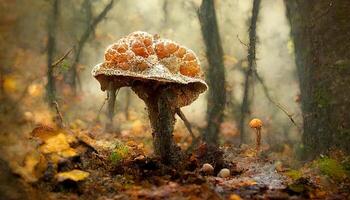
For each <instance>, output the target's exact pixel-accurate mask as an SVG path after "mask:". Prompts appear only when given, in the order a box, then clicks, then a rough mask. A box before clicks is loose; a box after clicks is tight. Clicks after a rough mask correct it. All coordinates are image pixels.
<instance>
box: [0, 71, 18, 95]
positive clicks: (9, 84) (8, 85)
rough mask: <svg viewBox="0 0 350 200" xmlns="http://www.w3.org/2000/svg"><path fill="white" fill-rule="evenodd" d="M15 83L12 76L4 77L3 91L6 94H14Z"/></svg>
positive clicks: (15, 89)
mask: <svg viewBox="0 0 350 200" xmlns="http://www.w3.org/2000/svg"><path fill="white" fill-rule="evenodd" d="M17 85H18V84H17V81H16V79H15V77H14V76H11V75H9V76H5V78H4V85H3V87H4V90H5V92H7V93H11V92H16V91H17Z"/></svg>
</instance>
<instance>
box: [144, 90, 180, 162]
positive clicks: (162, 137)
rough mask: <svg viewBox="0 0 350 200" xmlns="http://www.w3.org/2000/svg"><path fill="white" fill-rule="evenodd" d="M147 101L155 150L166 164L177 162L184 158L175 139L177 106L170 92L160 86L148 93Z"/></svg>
mask: <svg viewBox="0 0 350 200" xmlns="http://www.w3.org/2000/svg"><path fill="white" fill-rule="evenodd" d="M148 96H149V97H150V98H146V99H144V100H145V103H146V105H147V107H148V113H149V118H150V123H151V127H152V129H153V133H152V136H153V146H154V152H155V154H156V155H157V156H159V157H160V158H161V161H162V162H163V163H164V164H170V165H172V164H176V163H178V161H179V160H181V159H182V153H181V149H180V148H179V147H178V146H177V145H176V143H175V142H174V140H173V131H174V125H175V112H176V111H175V108H174V107H173V106H172V105H171V104H170V102H169V99H170V96H171V94H170V92H169V91H167V90H166V88H162V87H159V88H157V89H156V90H154V91H153V92H151V93H149V95H148Z"/></svg>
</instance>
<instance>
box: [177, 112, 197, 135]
mask: <svg viewBox="0 0 350 200" xmlns="http://www.w3.org/2000/svg"><path fill="white" fill-rule="evenodd" d="M175 112H176V114H177V115H178V116H179V117H180V118H181V120H182V121H183V122H184V124H185V126H186V128H187V130H188V132H189V133H190V135H191V137H192V139H195V138H196V136H195V135H194V134H193V131H192V126H191V123H190V122H189V121H188V120H187V118H186V116H185V115H184V113H183V112H182V111H181V110H180V108H176V110H175Z"/></svg>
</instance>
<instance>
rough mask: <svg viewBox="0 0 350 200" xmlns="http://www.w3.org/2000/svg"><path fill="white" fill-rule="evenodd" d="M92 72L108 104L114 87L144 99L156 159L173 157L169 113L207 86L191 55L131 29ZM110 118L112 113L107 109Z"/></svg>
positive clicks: (174, 159)
mask: <svg viewBox="0 0 350 200" xmlns="http://www.w3.org/2000/svg"><path fill="white" fill-rule="evenodd" d="M92 75H93V76H94V77H95V78H96V79H97V80H98V81H99V82H100V85H101V89H102V90H103V91H105V90H108V91H109V93H110V94H112V95H110V96H109V98H110V101H109V104H110V105H114V101H115V95H113V94H115V91H116V90H117V89H118V88H120V87H126V86H129V87H131V88H132V90H133V91H134V92H135V93H136V94H137V95H138V96H139V97H140V98H141V99H142V100H143V101H144V102H145V104H146V106H147V109H148V113H149V119H150V123H151V127H152V129H153V133H152V136H153V145H154V151H155V153H156V155H158V156H160V158H161V160H162V162H164V163H168V164H173V163H175V162H177V161H178V160H179V157H180V156H179V155H180V150H179V147H178V146H177V145H176V144H175V142H174V141H173V137H172V136H173V135H172V134H173V130H174V124H175V113H176V112H177V111H179V109H180V108H181V107H183V106H187V105H189V104H191V103H192V102H193V101H194V100H196V99H197V98H198V96H199V94H201V93H203V92H204V91H206V90H207V88H208V86H207V84H206V83H205V82H204V80H203V73H202V71H201V69H200V63H199V59H198V58H197V57H196V55H195V53H194V52H193V51H192V50H190V49H188V48H186V47H184V46H181V45H179V44H177V43H175V42H173V41H171V40H166V39H160V38H159V37H158V36H153V35H151V34H148V33H146V32H140V31H137V32H133V33H131V34H129V35H128V36H126V37H124V38H122V39H120V40H119V41H117V42H116V43H114V44H112V45H110V46H109V47H108V48H107V50H106V52H105V62H104V63H101V64H99V65H97V66H95V67H94V69H93V70H92ZM109 113H110V116H113V111H110V112H109Z"/></svg>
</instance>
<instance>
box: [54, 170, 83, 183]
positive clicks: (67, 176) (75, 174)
mask: <svg viewBox="0 0 350 200" xmlns="http://www.w3.org/2000/svg"><path fill="white" fill-rule="evenodd" d="M89 175H90V173H89V172H85V171H82V170H78V169H74V170H72V171H68V172H60V173H58V174H56V178H57V180H58V182H62V181H65V180H72V181H75V182H77V181H82V180H85V179H86V178H87V177H89Z"/></svg>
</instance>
